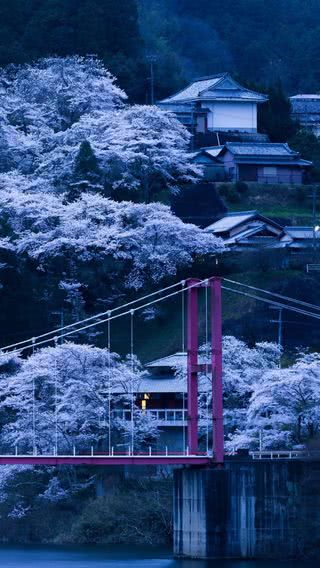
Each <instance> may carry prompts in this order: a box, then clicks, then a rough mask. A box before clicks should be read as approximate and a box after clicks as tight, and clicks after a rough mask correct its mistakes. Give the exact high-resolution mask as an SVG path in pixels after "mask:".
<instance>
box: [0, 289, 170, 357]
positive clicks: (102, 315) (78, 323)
mask: <svg viewBox="0 0 320 568" xmlns="http://www.w3.org/2000/svg"><path fill="white" fill-rule="evenodd" d="M180 284H181V282H176V283H175V284H171V286H167V287H166V288H162V289H161V290H157V291H156V292H152V293H150V294H146V295H145V296H142V297H141V298H137V299H136V300H132V301H130V302H127V303H126V304H122V305H121V306H118V307H116V308H113V309H112V310H107V311H105V312H100V313H99V314H96V315H94V316H90V317H88V318H85V319H82V320H79V321H77V322H74V323H70V324H68V325H64V326H62V327H59V328H56V329H52V330H51V331H47V332H46V333H42V334H41V335H37V336H35V337H34V338H30V337H29V338H28V339H25V340H23V341H18V342H17V343H11V345H6V346H4V347H1V348H0V350H2V351H3V350H4V349H11V348H12V347H18V346H20V345H24V344H25V343H30V342H31V341H32V339H35V341H37V340H38V339H42V338H43V337H48V336H49V335H52V334H53V333H54V334H56V333H59V332H61V331H64V330H65V329H70V328H73V327H75V326H77V325H80V324H83V323H87V322H89V321H92V320H95V319H98V318H100V317H104V316H106V315H108V314H109V313H110V314H111V313H113V312H118V311H119V310H122V309H124V308H128V307H129V306H132V305H134V304H136V303H137V302H142V301H143V300H147V299H148V298H151V297H152V296H156V295H157V294H162V293H163V292H167V291H168V290H172V289H173V288H176V287H177V286H179V285H180ZM77 331H78V329H75V330H74V331H73V333H76V332H77ZM60 337H61V338H63V337H64V335H63V334H61V336H60Z"/></svg>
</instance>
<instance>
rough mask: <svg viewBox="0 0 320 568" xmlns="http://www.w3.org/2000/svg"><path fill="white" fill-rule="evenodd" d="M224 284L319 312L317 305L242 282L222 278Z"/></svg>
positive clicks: (319, 307)
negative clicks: (233, 285)
mask: <svg viewBox="0 0 320 568" xmlns="http://www.w3.org/2000/svg"><path fill="white" fill-rule="evenodd" d="M223 280H224V281H225V282H229V283H230V284H236V285H237V286H242V287H245V288H248V289H250V290H254V291H255V292H262V293H263V294H267V295H268V296H274V297H275V298H279V299H280V300H286V301H288V302H292V303H294V304H300V305H302V306H305V307H307V308H313V309H314V310H319V311H320V306H317V304H310V303H309V302H304V301H303V300H297V299H296V298H290V297H289V296H284V295H282V294H277V293H276V292H270V291H269V290H263V289H262V288H257V287H256V286H250V285H249V284H244V283H243V282H236V281H235V280H230V279H229V278H223Z"/></svg>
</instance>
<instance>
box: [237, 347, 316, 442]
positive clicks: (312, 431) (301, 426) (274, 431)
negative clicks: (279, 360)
mask: <svg viewBox="0 0 320 568" xmlns="http://www.w3.org/2000/svg"><path fill="white" fill-rule="evenodd" d="M319 409H320V354H319V353H307V354H306V353H300V354H299V355H298V358H297V361H296V363H295V364H294V365H292V366H291V367H288V368H285V369H273V370H270V371H266V372H264V373H263V376H262V377H261V379H260V380H259V381H257V382H256V383H255V386H254V389H253V392H252V396H251V398H250V401H249V404H248V406H247V409H246V416H245V423H244V427H243V429H242V431H240V430H238V431H237V432H235V435H234V436H233V444H234V445H235V446H237V447H239V445H240V446H243V447H250V448H252V449H257V448H258V447H259V439H260V440H261V439H262V444H263V448H265V449H286V448H294V447H301V445H302V446H303V445H305V444H307V443H308V442H309V441H313V440H315V439H316V438H317V436H319V431H320V410H319Z"/></svg>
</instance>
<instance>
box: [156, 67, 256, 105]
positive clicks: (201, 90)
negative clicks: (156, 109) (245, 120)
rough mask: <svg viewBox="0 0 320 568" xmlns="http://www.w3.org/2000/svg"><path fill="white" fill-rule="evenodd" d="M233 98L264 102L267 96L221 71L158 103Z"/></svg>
mask: <svg viewBox="0 0 320 568" xmlns="http://www.w3.org/2000/svg"><path fill="white" fill-rule="evenodd" d="M235 99H236V100H239V99H243V100H249V101H256V102H264V101H266V100H267V97H266V96H265V95H262V94H260V93H256V92H255V91H250V90H249V89H246V88H245V87H242V86H241V85H239V84H238V83H236V81H234V79H232V77H231V76H230V75H229V73H222V74H219V75H213V76H212V77H202V78H200V79H198V80H196V81H194V82H193V83H191V84H190V85H188V87H186V88H185V89H182V91H179V92H178V93H176V94H175V95H172V96H170V97H167V98H166V99H163V100H162V101H159V104H160V105H161V104H171V103H178V102H188V101H197V100H235Z"/></svg>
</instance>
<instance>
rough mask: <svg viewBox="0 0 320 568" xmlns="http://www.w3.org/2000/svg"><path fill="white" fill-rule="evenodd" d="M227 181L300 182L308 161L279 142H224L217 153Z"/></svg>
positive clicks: (302, 179)
mask: <svg viewBox="0 0 320 568" xmlns="http://www.w3.org/2000/svg"><path fill="white" fill-rule="evenodd" d="M218 158H219V160H221V161H222V162H223V163H224V167H225V171H226V174H227V178H228V179H229V180H230V181H252V182H257V183H261V184H263V183H287V184H301V183H303V182H304V178H305V175H306V173H307V171H308V170H309V168H310V167H311V166H312V162H309V161H308V160H303V159H302V158H301V157H300V154H299V152H295V151H294V150H291V148H289V146H288V144H283V143H276V144H274V143H270V142H268V143H261V142H254V143H250V142H249V143H246V142H227V143H226V144H225V146H224V147H223V149H222V150H221V152H220V153H219V156H218Z"/></svg>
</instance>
